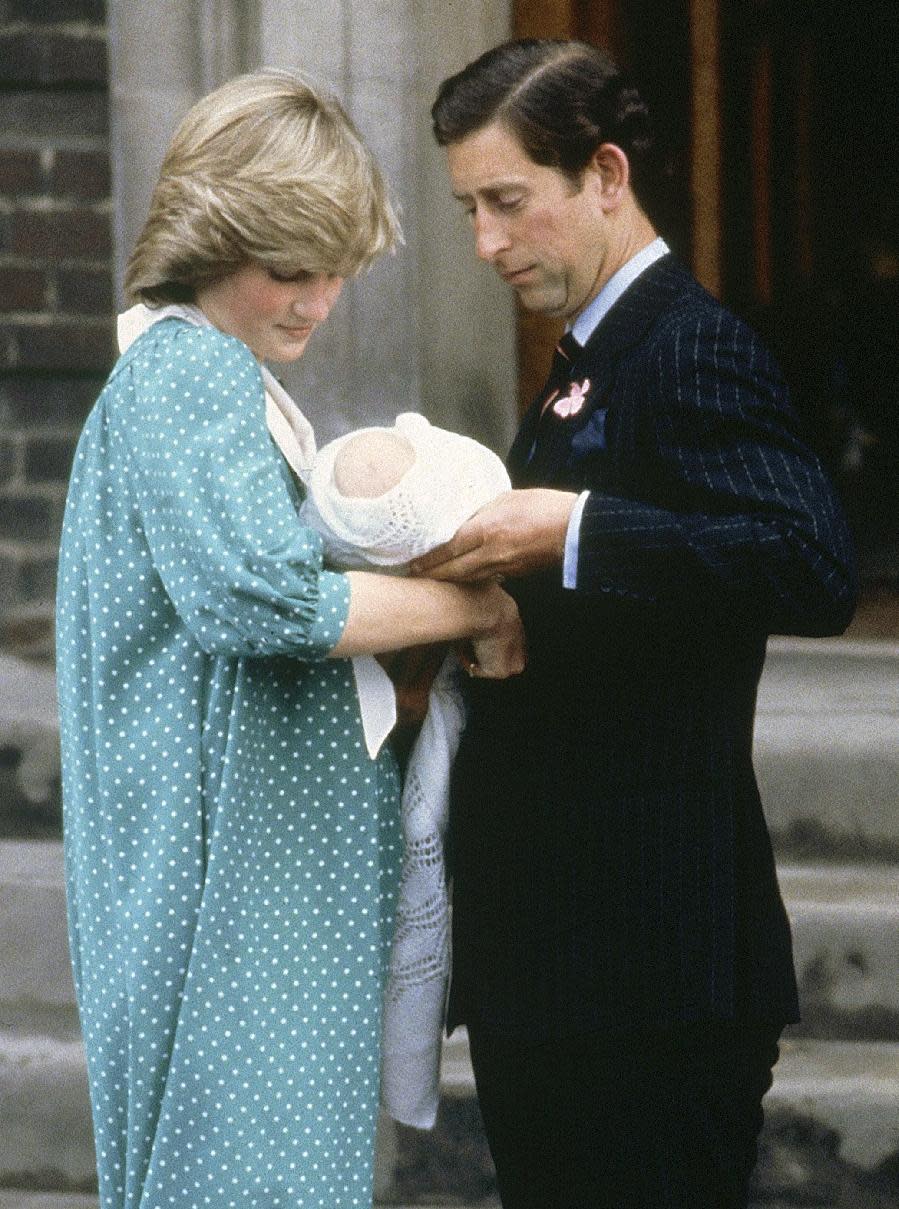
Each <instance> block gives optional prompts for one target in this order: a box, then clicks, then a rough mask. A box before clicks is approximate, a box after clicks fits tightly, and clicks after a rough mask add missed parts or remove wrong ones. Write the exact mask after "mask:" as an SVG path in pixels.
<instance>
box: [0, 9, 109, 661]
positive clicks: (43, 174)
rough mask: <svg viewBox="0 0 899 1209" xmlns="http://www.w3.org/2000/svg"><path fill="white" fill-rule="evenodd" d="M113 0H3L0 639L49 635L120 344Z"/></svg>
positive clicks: (34, 639) (14, 641)
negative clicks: (108, 5) (66, 540)
mask: <svg viewBox="0 0 899 1209" xmlns="http://www.w3.org/2000/svg"><path fill="white" fill-rule="evenodd" d="M105 21H106V17H105V5H104V3H103V0H0V646H3V645H7V646H9V645H13V646H21V645H22V644H23V643H24V644H25V645H28V644H34V643H37V644H38V645H40V644H41V642H43V643H46V638H47V630H48V619H49V616H50V607H51V602H52V598H53V593H54V580H55V569H56V548H57V543H58V538H59V527H60V523H61V519H62V508H63V503H64V498H65V488H66V481H67V478H68V473H69V468H70V465H71V459H72V453H73V451H74V447H75V441H76V439H77V436H78V432H79V430H80V427H81V424H82V422H83V420H84V417H85V415H86V414H87V411H88V409H89V408H90V406H91V404H92V402H93V400H94V399H95V398H96V395H97V392H98V389H99V387H100V385H101V383H102V380H103V378H104V377H105V375H106V373H107V372H108V370H109V367H110V365H111V363H112V358H113V324H112V318H111V315H112V238H111V199H110V170H109V148H108V133H107V132H108V104H107V99H108V73H107V59H106V25H105Z"/></svg>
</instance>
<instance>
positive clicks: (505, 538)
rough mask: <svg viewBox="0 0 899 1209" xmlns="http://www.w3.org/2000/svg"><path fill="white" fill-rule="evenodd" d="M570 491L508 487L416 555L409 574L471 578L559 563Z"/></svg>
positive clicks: (518, 572) (522, 572) (527, 572)
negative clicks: (453, 531)
mask: <svg viewBox="0 0 899 1209" xmlns="http://www.w3.org/2000/svg"><path fill="white" fill-rule="evenodd" d="M576 501H577V495H576V494H575V492H573V491H551V490H549V489H547V488H543V487H534V488H528V489H526V490H523V491H507V492H505V493H504V494H503V495H500V496H498V497H497V499H495V500H494V501H493V503H491V504H487V506H486V507H484V508H482V509H481V511H480V512H477V513H475V515H474V516H473V517H472V518H471V520H469V521H466V523H465V524H464V525H462V527H461V528H460V529H459V530H458V531H457V533H456V535H455V537H453V538H452V540H451V541H448V542H447V543H446V544H445V545H443V546H438V547H437V549H436V550H432V551H430V553H428V554H425V555H423V556H422V557H421V558H417V559H416V560H415V561H414V562H413V563H412V564H411V567H410V570H411V573H412V574H413V575H427V576H429V577H430V578H431V579H447V580H456V581H461V582H469V583H476V582H479V581H483V580H489V579H505V578H506V577H507V576H513V577H518V576H522V575H530V574H532V573H533V572H535V571H542V570H544V569H545V568H547V567H552V566H561V564H562V561H563V559H564V557H565V535H566V533H567V530H568V519H569V517H570V516H571V510H572V508H573V507H574V505H575V503H576Z"/></svg>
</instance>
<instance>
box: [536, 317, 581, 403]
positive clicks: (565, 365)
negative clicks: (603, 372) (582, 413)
mask: <svg viewBox="0 0 899 1209" xmlns="http://www.w3.org/2000/svg"><path fill="white" fill-rule="evenodd" d="M581 348H582V345H581V344H579V343H578V341H577V340H575V338H574V336H572V334H571V332H566V333H565V334H564V336H563V337H562V339H561V340H560V341H559V343H558V344H557V345H556V350H555V352H554V353H553V359H552V364H551V365H550V367H549V377H548V378H547V379H546V385H545V386H544V388H543V395H542V400H543V401H542V403H541V404H540V415H541V416H542V415H543V413H544V412H545V411H546V409H547V407H548V406H549V404H550V403H551V402H552V401H553V398H554V396H555V395H556V394H558V393H560V392H561V390H562V388H563V387H564V386H565V385H567V383H568V379H569V377H570V375H571V367H572V365H573V364H574V362H575V361H576V360H577V356H578V353H580V351H581Z"/></svg>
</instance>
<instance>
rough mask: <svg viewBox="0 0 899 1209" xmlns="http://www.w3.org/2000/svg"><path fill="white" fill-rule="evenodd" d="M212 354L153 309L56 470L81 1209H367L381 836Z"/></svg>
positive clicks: (259, 424) (338, 700) (289, 501)
mask: <svg viewBox="0 0 899 1209" xmlns="http://www.w3.org/2000/svg"><path fill="white" fill-rule="evenodd" d="M298 504H299V499H298V497H297V495H296V491H295V488H294V486H293V483H292V480H291V477H290V475H289V473H288V472H287V470H286V468H285V467H284V465H283V464H282V462H281V459H280V457H279V455H278V454H277V453H276V451H275V450H274V447H273V446H272V444H271V441H270V439H269V437H268V433H267V430H266V427H265V412H264V398H263V389H262V383H261V379H260V374H259V367H258V365H257V364H256V362H255V361H254V359H253V358H252V356H251V354H250V353H249V350H248V349H247V348H246V347H245V346H244V345H243V344H241V343H240V342H239V341H237V340H235V339H232V338H230V337H226V336H223V335H222V334H221V333H219V332H216V331H215V330H209V329H201V328H196V327H192V326H190V325H188V324H185V323H182V322H180V321H177V320H167V321H163V322H161V323H159V324H157V325H156V326H155V327H153V328H151V329H150V331H149V332H147V333H146V335H144V336H143V337H142V338H141V339H139V340H138V341H136V342H135V344H134V345H132V347H131V348H130V349H129V350H128V352H127V353H126V354H125V355H124V356H123V357H122V358H121V359H120V361H119V363H118V364H117V366H116V368H115V370H114V371H113V374H112V375H111V377H110V380H109V382H108V384H107V386H106V388H105V390H104V392H103V394H102V395H101V397H100V399H99V400H98V402H97V405H96V407H95V409H94V411H93V412H92V413H91V416H90V417H89V419H88V422H87V425H86V427H85V431H84V433H83V435H82V438H81V441H80V443H79V446H78V451H77V454H76V459H75V465H74V469H73V474H72V482H71V486H70V490H69V498H68V502H67V507H66V519H65V524H64V531H63V541H62V550H61V557H60V574H59V590H58V614H57V617H58V621H57V660H58V678H59V693H60V717H61V738H62V751H63V797H64V811H65V832H64V833H65V847H66V862H67V879H68V895H69V927H70V938H71V945H72V957H73V966H74V972H75V982H76V988H77V992H78V1000H79V1007H80V1011H81V1019H82V1027H83V1031H84V1038H85V1045H86V1049H87V1055H88V1069H89V1077H90V1085H91V1099H92V1105H93V1114H94V1128H95V1135H96V1143H97V1164H98V1170H99V1176H100V1193H101V1204H102V1206H103V1209H137V1207H138V1206H140V1209H168V1207H169V1206H177V1207H178V1209H228V1207H230V1206H240V1207H241V1209H248V1207H251V1206H260V1207H265V1209H271V1207H274V1206H285V1207H286V1206H290V1207H291V1209H296V1207H298V1206H302V1207H307V1206H316V1207H327V1209H344V1207H347V1206H363V1207H365V1206H369V1205H370V1203H371V1179H372V1156H373V1142H374V1129H375V1120H376V1114H377V1105H378V1066H379V1052H378V1038H379V1033H380V1018H381V993H382V988H383V981H384V977H385V972H386V963H387V958H388V956H389V946H390V940H391V933H392V928H393V913H394V905H395V898H396V888H397V882H398V878H399V865H400V858H401V850H402V843H401V837H400V832H399V808H398V799H399V784H398V776H397V771H396V766H395V763H394V761H393V757H392V755H391V754H390V752H389V751H386V750H385V751H384V752H383V753H382V755H381V756H380V757H379V759H378V760H376V761H371V760H369V758H368V755H367V753H366V749H365V744H364V739H363V733H362V728H361V723H360V719H359V710H358V703H357V699H356V695H355V689H354V682H353V679H352V675H351V669H350V664H349V662H348V661H346V660H325V659H324V656H325V655H326V653H327V652H328V651H329V650H330V648H331V647H332V646H333V645H334V643H335V642H336V641H337V639H338V638H339V636H340V634H341V632H342V629H343V625H344V624H345V620H346V614H347V608H348V601H349V590H348V584H347V580H346V577H345V576H344V575H341V574H336V573H333V572H329V571H325V570H323V568H322V556H321V541H320V539H319V538H318V536H317V535H315V534H313V533H312V532H311V531H310V530H308V529H305V528H303V527H302V526H301V525H300V524H299V523H298V520H297V515H296V510H297V507H298Z"/></svg>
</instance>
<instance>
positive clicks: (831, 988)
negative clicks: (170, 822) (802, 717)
mask: <svg viewBox="0 0 899 1209" xmlns="http://www.w3.org/2000/svg"><path fill="white" fill-rule="evenodd" d="M779 874H780V881H781V887H782V890H783V894H784V899H785V901H786V904H787V910H788V912H789V914H790V919H791V922H792V925H793V943H794V951H795V956H796V968H797V972H798V975H799V979H800V987H801V992H802V1003H803V1012H804V1017H805V1020H804V1031H805V1032H807V1033H810V1034H813V1035H815V1036H822V1037H843V1038H856V1039H869V1040H872V1039H877V1038H880V1039H893V1040H897V1041H899V867H897V866H880V865H827V864H825V865H794V864H785V865H781V866H780V868H779ZM0 918H2V919H3V920H4V930H5V933H6V936H7V937H8V938H9V940H10V941H11V942H12V943H6V944H4V945H3V947H2V949H0V1004H2V1003H13V1004H28V1003H33V1004H36V1005H37V1004H39V1005H43V1006H45V1007H50V1008H61V1007H66V1006H68V1007H73V1006H74V1001H75V1000H74V989H73V986H72V976H71V972H70V966H69V955H68V941H67V936H66V917H65V888H64V879H63V864H62V845H61V844H60V843H59V842H58V841H57V842H54V841H42V842H32V841H24V840H7V841H0Z"/></svg>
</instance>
